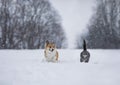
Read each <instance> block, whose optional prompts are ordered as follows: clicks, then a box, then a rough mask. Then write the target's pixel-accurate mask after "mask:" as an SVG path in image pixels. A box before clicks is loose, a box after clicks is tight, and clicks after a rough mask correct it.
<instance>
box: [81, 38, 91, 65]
mask: <svg viewBox="0 0 120 85" xmlns="http://www.w3.org/2000/svg"><path fill="white" fill-rule="evenodd" d="M89 59H90V53H89V52H88V51H87V48H86V42H85V40H84V42H83V51H82V52H81V54H80V62H85V63H88V62H89Z"/></svg>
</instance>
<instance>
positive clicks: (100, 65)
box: [0, 49, 120, 85]
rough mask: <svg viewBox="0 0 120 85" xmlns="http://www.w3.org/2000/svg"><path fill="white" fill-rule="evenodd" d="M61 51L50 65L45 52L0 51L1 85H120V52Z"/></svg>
mask: <svg viewBox="0 0 120 85" xmlns="http://www.w3.org/2000/svg"><path fill="white" fill-rule="evenodd" d="M81 51H82V50H74V49H73V50H72V49H71V50H63V49H62V50H58V52H59V56H60V58H59V62H58V63H52V62H50V63H48V62H46V61H45V59H44V50H0V85H120V74H119V72H120V66H119V65H120V50H88V51H89V52H90V53H91V57H90V62H89V63H80V62H79V55H80V52H81Z"/></svg>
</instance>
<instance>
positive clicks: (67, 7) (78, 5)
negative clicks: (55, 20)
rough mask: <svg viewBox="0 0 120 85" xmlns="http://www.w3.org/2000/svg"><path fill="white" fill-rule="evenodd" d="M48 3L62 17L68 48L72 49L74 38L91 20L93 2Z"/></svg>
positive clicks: (57, 0) (66, 0)
mask: <svg viewBox="0 0 120 85" xmlns="http://www.w3.org/2000/svg"><path fill="white" fill-rule="evenodd" d="M50 2H51V3H52V5H53V6H54V7H55V9H56V10H57V11H58V12H59V14H60V15H61V17H62V25H63V28H64V30H65V32H66V35H67V38H68V48H74V47H75V40H76V36H77V35H78V34H81V33H83V32H84V31H85V30H84V29H86V26H87V24H88V22H89V19H90V18H91V15H92V12H93V6H94V0H50Z"/></svg>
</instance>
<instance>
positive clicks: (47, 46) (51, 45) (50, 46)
mask: <svg viewBox="0 0 120 85" xmlns="http://www.w3.org/2000/svg"><path fill="white" fill-rule="evenodd" d="M45 49H46V50H48V51H50V52H53V51H54V50H55V49H56V46H55V44H54V43H53V42H49V41H46V44H45Z"/></svg>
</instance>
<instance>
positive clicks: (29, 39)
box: [0, 0, 66, 49]
mask: <svg viewBox="0 0 120 85" xmlns="http://www.w3.org/2000/svg"><path fill="white" fill-rule="evenodd" d="M0 4H1V5H0V9H1V10H0V29H1V34H2V35H1V39H0V43H1V44H0V46H1V47H0V48H3V49H38V48H44V43H45V41H46V40H53V41H54V42H56V44H57V47H58V48H63V44H65V43H66V37H65V33H64V30H63V28H62V25H61V17H60V16H59V14H58V13H57V12H56V10H55V9H54V8H53V7H52V6H51V4H50V3H49V1H48V0H35V1H34V0H0ZM64 47H65V46H64Z"/></svg>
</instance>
